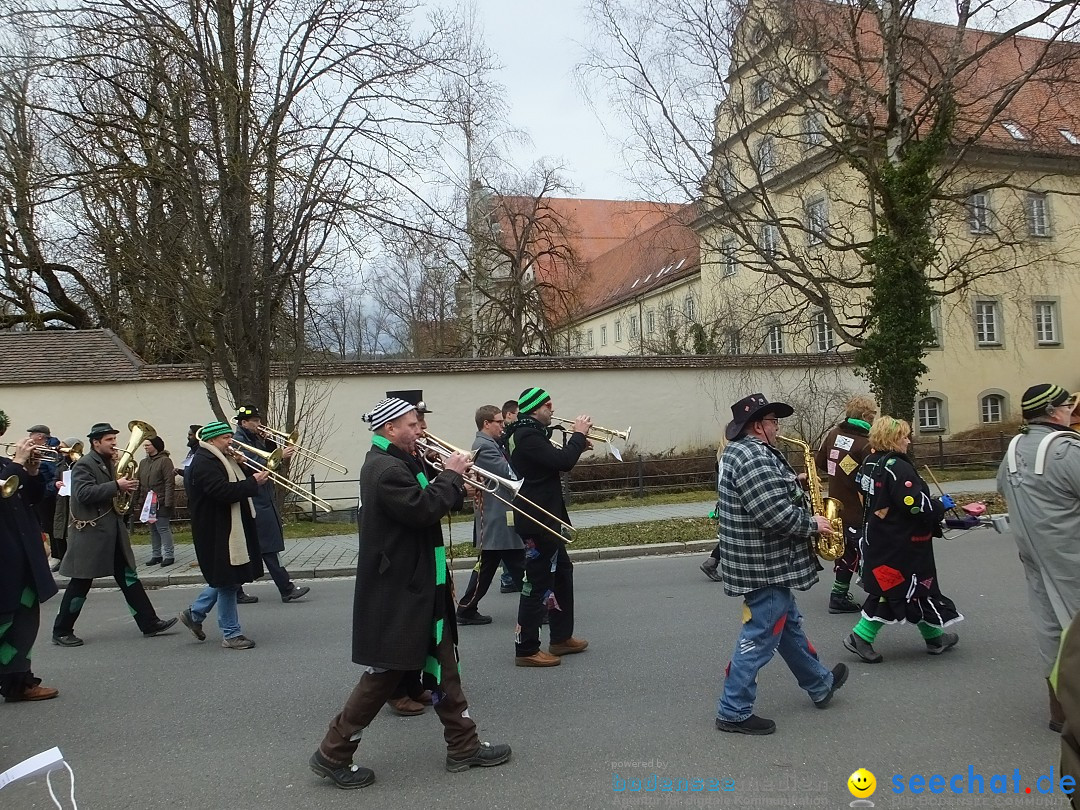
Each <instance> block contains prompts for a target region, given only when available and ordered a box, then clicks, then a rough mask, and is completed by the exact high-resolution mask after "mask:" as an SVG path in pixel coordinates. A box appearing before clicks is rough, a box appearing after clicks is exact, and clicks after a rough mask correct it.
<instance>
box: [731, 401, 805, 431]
mask: <svg viewBox="0 0 1080 810" xmlns="http://www.w3.org/2000/svg"><path fill="white" fill-rule="evenodd" d="M770 413H771V414H773V415H774V416H776V417H777V418H778V419H782V418H784V417H785V416H791V415H792V414H793V413H795V409H794V408H792V407H791V406H790V405H788V404H787V403H786V402H769V400H767V399H766V398H765V395H764V394H751V395H750V396H748V397H743V398H742V399H740V400H739V401H738V402H736V403H735V404H734V405H732V406H731V421H730V422H729V423H728V426H727V430H725V431H724V438H725V439H727V440H728V441H729V442H730V441H734V440H735V439H737V438H739V436H740V435H741V434H742V432H743V429H744V428H745V427H746V425H747V424H748V423H750V422H756V421H757V420H759V419H761V417H763V416H767V415H768V414H770Z"/></svg>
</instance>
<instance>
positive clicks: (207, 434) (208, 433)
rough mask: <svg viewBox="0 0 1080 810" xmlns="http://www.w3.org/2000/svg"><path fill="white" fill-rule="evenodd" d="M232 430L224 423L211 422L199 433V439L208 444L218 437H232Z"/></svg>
mask: <svg viewBox="0 0 1080 810" xmlns="http://www.w3.org/2000/svg"><path fill="white" fill-rule="evenodd" d="M232 432H233V429H232V428H231V427H229V425H228V424H227V423H226V422H211V423H210V424H209V425H206V426H204V427H203V429H202V430H200V431H199V439H200V440H202V441H204V442H208V441H210V440H211V439H216V438H217V437H218V436H224V435H226V434H228V435H229V436H231V435H232Z"/></svg>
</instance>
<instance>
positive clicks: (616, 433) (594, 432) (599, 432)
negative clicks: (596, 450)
mask: <svg viewBox="0 0 1080 810" xmlns="http://www.w3.org/2000/svg"><path fill="white" fill-rule="evenodd" d="M551 421H552V422H556V423H557V424H556V425H555V429H556V430H561V431H562V432H563V433H564V434H565V433H566V430H567V428H568V427H570V426H571V425H573V424H574V420H573V419H563V418H561V417H558V416H553V417H551ZM631 429H632V428H631V427H627V428H626V430H612V429H611V428H606V427H600V426H599V425H593V426H592V427H591V428H589V432H588V434H586V436H585V438H587V439H589V440H590V441H594V442H604V443H605V444H607V446H608V450H609V451H610V453H611V455H613V456H615V458H617V459H618V460H619V461H622V460H623V457H622V453H620V452H619V448H618V447H616V446H615V445H613V444H612V443H611V440H612V439H622V440H623V441H624V442H628V441H630V431H631ZM552 444H555V446H556V447H560V446H561V445H559V444H558V443H557V442H555V441H554V440H552Z"/></svg>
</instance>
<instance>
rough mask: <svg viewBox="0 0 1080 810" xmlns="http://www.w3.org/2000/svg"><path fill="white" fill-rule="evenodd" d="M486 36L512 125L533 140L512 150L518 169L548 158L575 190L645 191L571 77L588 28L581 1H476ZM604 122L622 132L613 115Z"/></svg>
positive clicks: (602, 194)
mask: <svg viewBox="0 0 1080 810" xmlns="http://www.w3.org/2000/svg"><path fill="white" fill-rule="evenodd" d="M474 2H475V4H476V8H477V11H478V16H479V19H480V23H481V25H482V26H483V30H484V39H485V41H486V43H487V45H488V47H489V48H490V49H491V50H492V51H493V52H494V53H495V55H496V58H497V60H498V62H499V63H500V64H501V65H502V66H503V67H502V70H501V71H500V72H499V73H498V74H497V75H496V77H495V78H496V80H497V81H498V82H500V83H501V84H502V85H503V86H504V87H506V91H507V101H508V106H509V108H510V110H509V122H508V123H509V124H510V126H511V127H513V128H515V129H520V130H524V131H526V132H528V134H529V135H530V136H531V138H532V145H531V146H526V147H522V148H520V149H517V150H515V151H514V153H513V158H514V163H515V165H516V166H517V167H518V168H519V169H525V168H527V167H528V166H529V165H530V164H531V163H532V162H534V161H535V160H537V159H539V158H541V157H548V158H551V159H552V160H553V161H556V162H558V163H562V164H563V165H564V166H565V167H566V174H567V177H568V178H569V179H570V181H571V182H572V183H573V184H574V185H575V186H577V191H576V193H575V194H574V196H577V197H592V198H602V199H627V198H634V197H637V196H640V195H639V194H637V193H636V192H635V190H634V188H633V187H632V185H631V184H630V183H629V182H628V181H626V180H624V179H623V178H622V177H621V174H622V173H624V169H623V166H622V162H621V160H620V152H619V148H618V145H617V144H616V143H615V142H613V141H612V140H611V139H610V138H609V137H608V135H607V134H606V133H605V131H604V124H602V123H601V121H600V120H599V119H598V117H597V115H596V114H595V113H594V112H593V110H592V109H591V108H590V107H589V105H588V104H587V103H586V101H585V99H584V97H583V96H582V94H581V92H580V90H579V89H578V87H577V83H576V81H575V78H574V66H575V65H576V64H577V63H578V62H580V61H581V59H582V58H583V56H584V47H585V43H586V42H587V40H588V27H587V23H586V20H585V12H584V9H583V5H584V3H583V1H582V0H546V1H545V2H543V3H528V4H526V3H520V2H513V1H512V0H511V2H507V0H474ZM604 119H605V123H606V124H607V126H609V127H611V128H612V129H613V130H615V131H617V129H618V127H617V125H616V122H615V121H614V120H612V118H611V116H610V115H607V116H604Z"/></svg>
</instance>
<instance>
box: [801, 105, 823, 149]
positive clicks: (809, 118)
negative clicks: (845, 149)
mask: <svg viewBox="0 0 1080 810" xmlns="http://www.w3.org/2000/svg"><path fill="white" fill-rule="evenodd" d="M802 135H803V148H804V149H813V148H814V147H815V146H821V144H823V143H825V125H824V124H823V123H822V121H821V113H819V112H816V111H814V110H811V111H810V112H808V113H806V114H805V115H803V119H802Z"/></svg>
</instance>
